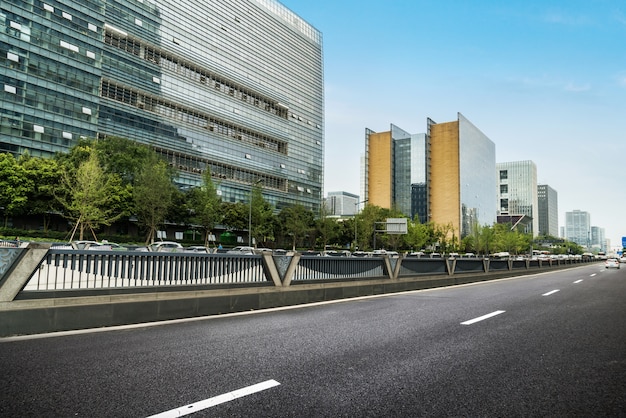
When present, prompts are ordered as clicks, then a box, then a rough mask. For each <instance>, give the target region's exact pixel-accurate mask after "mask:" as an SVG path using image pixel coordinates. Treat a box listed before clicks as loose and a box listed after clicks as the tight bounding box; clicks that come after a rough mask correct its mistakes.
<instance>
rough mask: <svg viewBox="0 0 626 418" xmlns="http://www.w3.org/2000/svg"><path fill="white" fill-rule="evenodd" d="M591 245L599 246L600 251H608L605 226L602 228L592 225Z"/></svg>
mask: <svg viewBox="0 0 626 418" xmlns="http://www.w3.org/2000/svg"><path fill="white" fill-rule="evenodd" d="M591 246H592V247H593V248H597V249H598V250H599V251H604V252H606V251H607V249H608V246H607V245H606V232H605V230H604V228H600V227H599V226H592V227H591Z"/></svg>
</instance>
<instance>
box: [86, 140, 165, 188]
mask: <svg viewBox="0 0 626 418" xmlns="http://www.w3.org/2000/svg"><path fill="white" fill-rule="evenodd" d="M93 147H94V148H95V150H96V152H97V153H98V157H99V159H100V164H101V165H102V168H103V170H104V171H105V173H110V174H113V173H114V174H117V175H118V176H120V178H121V179H122V182H123V183H125V184H133V183H134V182H135V177H136V176H137V174H138V173H139V172H140V170H141V168H142V167H143V164H144V162H145V161H146V160H149V159H151V158H152V157H153V155H152V154H155V151H154V150H152V149H151V148H150V147H149V146H147V145H144V144H140V143H138V142H136V141H133V140H131V139H127V138H121V137H107V138H106V139H100V140H98V141H95V142H94V143H93Z"/></svg>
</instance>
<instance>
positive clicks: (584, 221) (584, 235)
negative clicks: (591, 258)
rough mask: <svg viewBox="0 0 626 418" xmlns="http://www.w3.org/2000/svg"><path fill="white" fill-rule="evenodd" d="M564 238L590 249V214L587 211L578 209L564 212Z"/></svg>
mask: <svg viewBox="0 0 626 418" xmlns="http://www.w3.org/2000/svg"><path fill="white" fill-rule="evenodd" d="M565 238H566V239H567V240H569V241H572V242H575V243H576V244H578V245H580V246H582V247H585V248H587V249H591V215H590V214H589V212H585V211H581V210H578V209H576V210H574V211H572V212H565Z"/></svg>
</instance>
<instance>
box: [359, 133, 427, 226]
mask: <svg viewBox="0 0 626 418" xmlns="http://www.w3.org/2000/svg"><path fill="white" fill-rule="evenodd" d="M365 147H366V153H365V160H364V162H363V165H364V166H363V170H362V171H364V172H365V178H366V184H367V186H366V187H365V193H364V196H365V199H364V200H367V201H368V204H370V205H376V206H380V207H384V208H392V207H393V208H395V209H397V210H399V211H400V212H402V213H403V214H405V215H406V216H408V217H409V218H411V219H413V217H414V216H415V215H419V216H420V219H422V222H425V218H424V217H425V216H426V209H425V206H424V200H421V199H418V198H417V196H418V195H419V196H422V195H424V187H425V184H426V168H425V163H426V134H410V133H408V132H406V131H405V130H403V129H401V128H399V127H398V126H396V125H394V124H391V127H390V130H389V131H386V132H380V133H377V132H374V131H372V130H370V129H366V131H365ZM420 187H421V188H420ZM420 210H421V212H419V211H420Z"/></svg>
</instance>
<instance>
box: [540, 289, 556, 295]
mask: <svg viewBox="0 0 626 418" xmlns="http://www.w3.org/2000/svg"><path fill="white" fill-rule="evenodd" d="M558 291H559V289H555V290H551V291H549V292H548V293H544V294H543V295H541V296H550V295H553V294H555V293H556V292H558Z"/></svg>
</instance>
